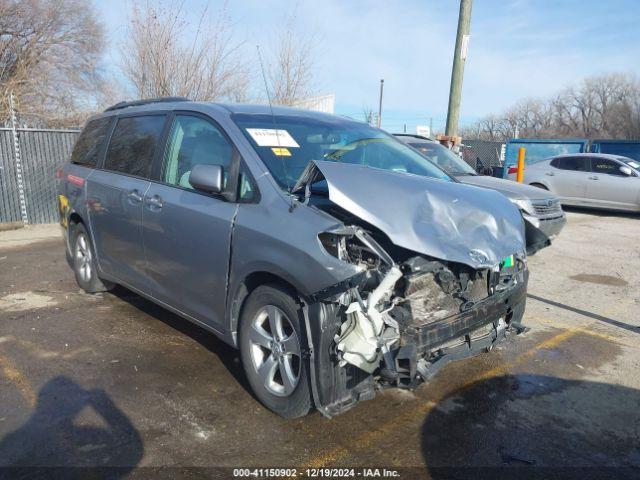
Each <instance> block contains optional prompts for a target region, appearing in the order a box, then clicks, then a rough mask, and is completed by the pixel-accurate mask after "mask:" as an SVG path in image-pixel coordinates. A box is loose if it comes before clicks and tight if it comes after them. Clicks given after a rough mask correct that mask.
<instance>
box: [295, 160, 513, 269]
mask: <svg viewBox="0 0 640 480" xmlns="http://www.w3.org/2000/svg"><path fill="white" fill-rule="evenodd" d="M322 178H324V179H325V180H326V181H327V184H328V188H329V200H331V201H332V202H333V203H335V204H337V205H338V206H340V207H342V208H343V209H345V210H347V211H348V212H350V213H351V214H353V215H355V216H357V217H359V218H361V219H362V220H364V221H365V222H368V223H370V224H371V225H373V226H375V227H377V228H379V229H380V230H381V231H382V232H384V233H385V234H386V235H387V236H388V237H389V239H390V240H391V241H392V242H393V243H394V244H395V245H397V246H400V247H403V248H407V249H409V250H413V251H415V252H418V253H422V254H424V255H428V256H431V257H435V258H438V259H441V260H447V261H451V262H459V263H464V264H466V265H469V266H470V267H472V268H475V269H479V268H486V267H491V266H494V265H496V264H497V263H499V262H500V261H502V260H503V259H504V258H506V257H507V256H509V255H511V254H513V253H519V252H524V250H525V238H524V224H523V220H522V216H521V215H520V212H519V211H518V209H517V208H516V207H515V206H514V205H513V204H512V203H511V202H510V201H509V200H507V199H506V198H505V197H504V196H503V195H501V194H500V193H497V192H494V191H491V190H487V189H486V188H477V187H473V186H469V185H464V184H460V183H454V182H447V181H443V180H436V179H432V178H428V177H423V176H418V175H411V174H406V173H396V172H391V171H387V170H380V169H376V168H370V167H366V166H362V165H353V164H346V163H337V162H327V161H319V160H314V161H312V162H311V163H309V165H307V168H306V169H305V170H304V172H303V173H302V175H301V176H300V179H299V180H298V182H297V184H296V186H295V187H294V191H300V190H302V189H303V188H304V186H305V185H307V184H312V183H314V182H316V181H318V180H320V179H322Z"/></svg>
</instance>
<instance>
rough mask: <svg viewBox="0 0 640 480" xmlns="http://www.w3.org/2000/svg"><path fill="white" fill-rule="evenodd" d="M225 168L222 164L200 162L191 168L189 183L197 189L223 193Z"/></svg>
mask: <svg viewBox="0 0 640 480" xmlns="http://www.w3.org/2000/svg"><path fill="white" fill-rule="evenodd" d="M223 178H224V170H223V168H222V166H221V165H204V164H199V165H196V166H194V167H193V168H192V169H191V173H190V174H189V183H190V184H191V186H192V187H193V188H195V189H196V190H201V191H203V192H207V193H222V188H223Z"/></svg>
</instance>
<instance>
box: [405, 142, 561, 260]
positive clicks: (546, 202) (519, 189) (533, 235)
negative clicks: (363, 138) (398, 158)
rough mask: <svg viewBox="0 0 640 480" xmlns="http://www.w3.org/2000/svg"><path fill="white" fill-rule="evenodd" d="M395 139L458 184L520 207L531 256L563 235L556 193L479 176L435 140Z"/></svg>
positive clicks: (528, 251)
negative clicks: (494, 193)
mask: <svg viewBox="0 0 640 480" xmlns="http://www.w3.org/2000/svg"><path fill="white" fill-rule="evenodd" d="M395 136H396V138H398V140H400V141H401V142H403V143H405V144H407V145H409V146H411V147H413V148H415V149H416V150H418V151H419V152H420V153H422V154H423V155H424V156H425V157H427V158H428V159H429V160H431V161H432V162H433V163H435V164H436V165H438V166H439V167H440V168H442V169H443V170H444V171H446V172H447V173H448V174H449V175H452V176H453V177H454V178H455V179H456V180H458V181H459V182H462V183H466V184H469V185H476V186H478V187H484V188H490V189H492V190H497V191H498V192H500V193H502V194H503V195H505V196H506V197H507V198H508V199H509V200H511V201H512V202H513V203H514V204H515V205H517V206H518V208H519V209H520V211H521V212H522V216H523V217H524V219H525V226H526V239H527V253H529V255H532V254H534V253H535V252H537V251H538V250H540V249H541V248H544V247H547V246H549V245H550V244H551V241H552V240H553V239H554V238H555V237H557V236H558V235H559V234H560V232H561V231H562V228H563V227H564V224H565V223H566V215H565V213H564V212H563V211H562V207H561V205H560V200H559V199H558V197H557V196H556V195H554V194H553V193H551V192H545V191H542V190H540V189H536V188H533V187H530V186H528V185H522V184H520V183H516V182H512V181H510V180H504V179H502V178H495V177H489V176H484V175H479V174H478V173H477V172H476V171H475V170H474V169H473V168H471V167H470V166H469V164H468V163H467V162H465V161H464V160H462V159H461V158H460V157H458V156H457V155H455V154H454V153H453V152H452V151H451V150H449V149H448V148H445V147H443V146H442V145H440V144H439V143H438V142H434V141H433V140H430V139H427V138H423V137H419V136H416V135H407V134H396V135H395Z"/></svg>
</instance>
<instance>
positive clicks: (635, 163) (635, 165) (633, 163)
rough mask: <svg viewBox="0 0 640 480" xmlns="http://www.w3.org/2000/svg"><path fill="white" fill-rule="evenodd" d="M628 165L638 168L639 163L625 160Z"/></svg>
mask: <svg viewBox="0 0 640 480" xmlns="http://www.w3.org/2000/svg"><path fill="white" fill-rule="evenodd" d="M627 163H628V164H629V165H630V166H632V167H633V168H638V167H640V163H638V162H627Z"/></svg>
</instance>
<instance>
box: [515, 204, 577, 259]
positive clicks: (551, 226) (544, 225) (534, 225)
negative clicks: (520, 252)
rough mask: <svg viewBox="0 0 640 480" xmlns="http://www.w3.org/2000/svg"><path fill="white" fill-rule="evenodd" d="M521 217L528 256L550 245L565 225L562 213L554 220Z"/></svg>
mask: <svg viewBox="0 0 640 480" xmlns="http://www.w3.org/2000/svg"><path fill="white" fill-rule="evenodd" d="M523 217H524V220H525V222H524V224H525V237H526V240H527V254H528V255H533V254H534V253H536V252H537V251H538V250H540V249H542V248H545V247H548V246H549V245H551V240H553V239H554V238H555V237H557V236H558V235H559V234H560V232H561V231H562V229H563V228H564V225H565V223H567V216H566V214H565V213H564V212H563V213H562V215H561V216H558V217H554V218H540V217H534V216H531V215H526V214H525V215H523Z"/></svg>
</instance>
